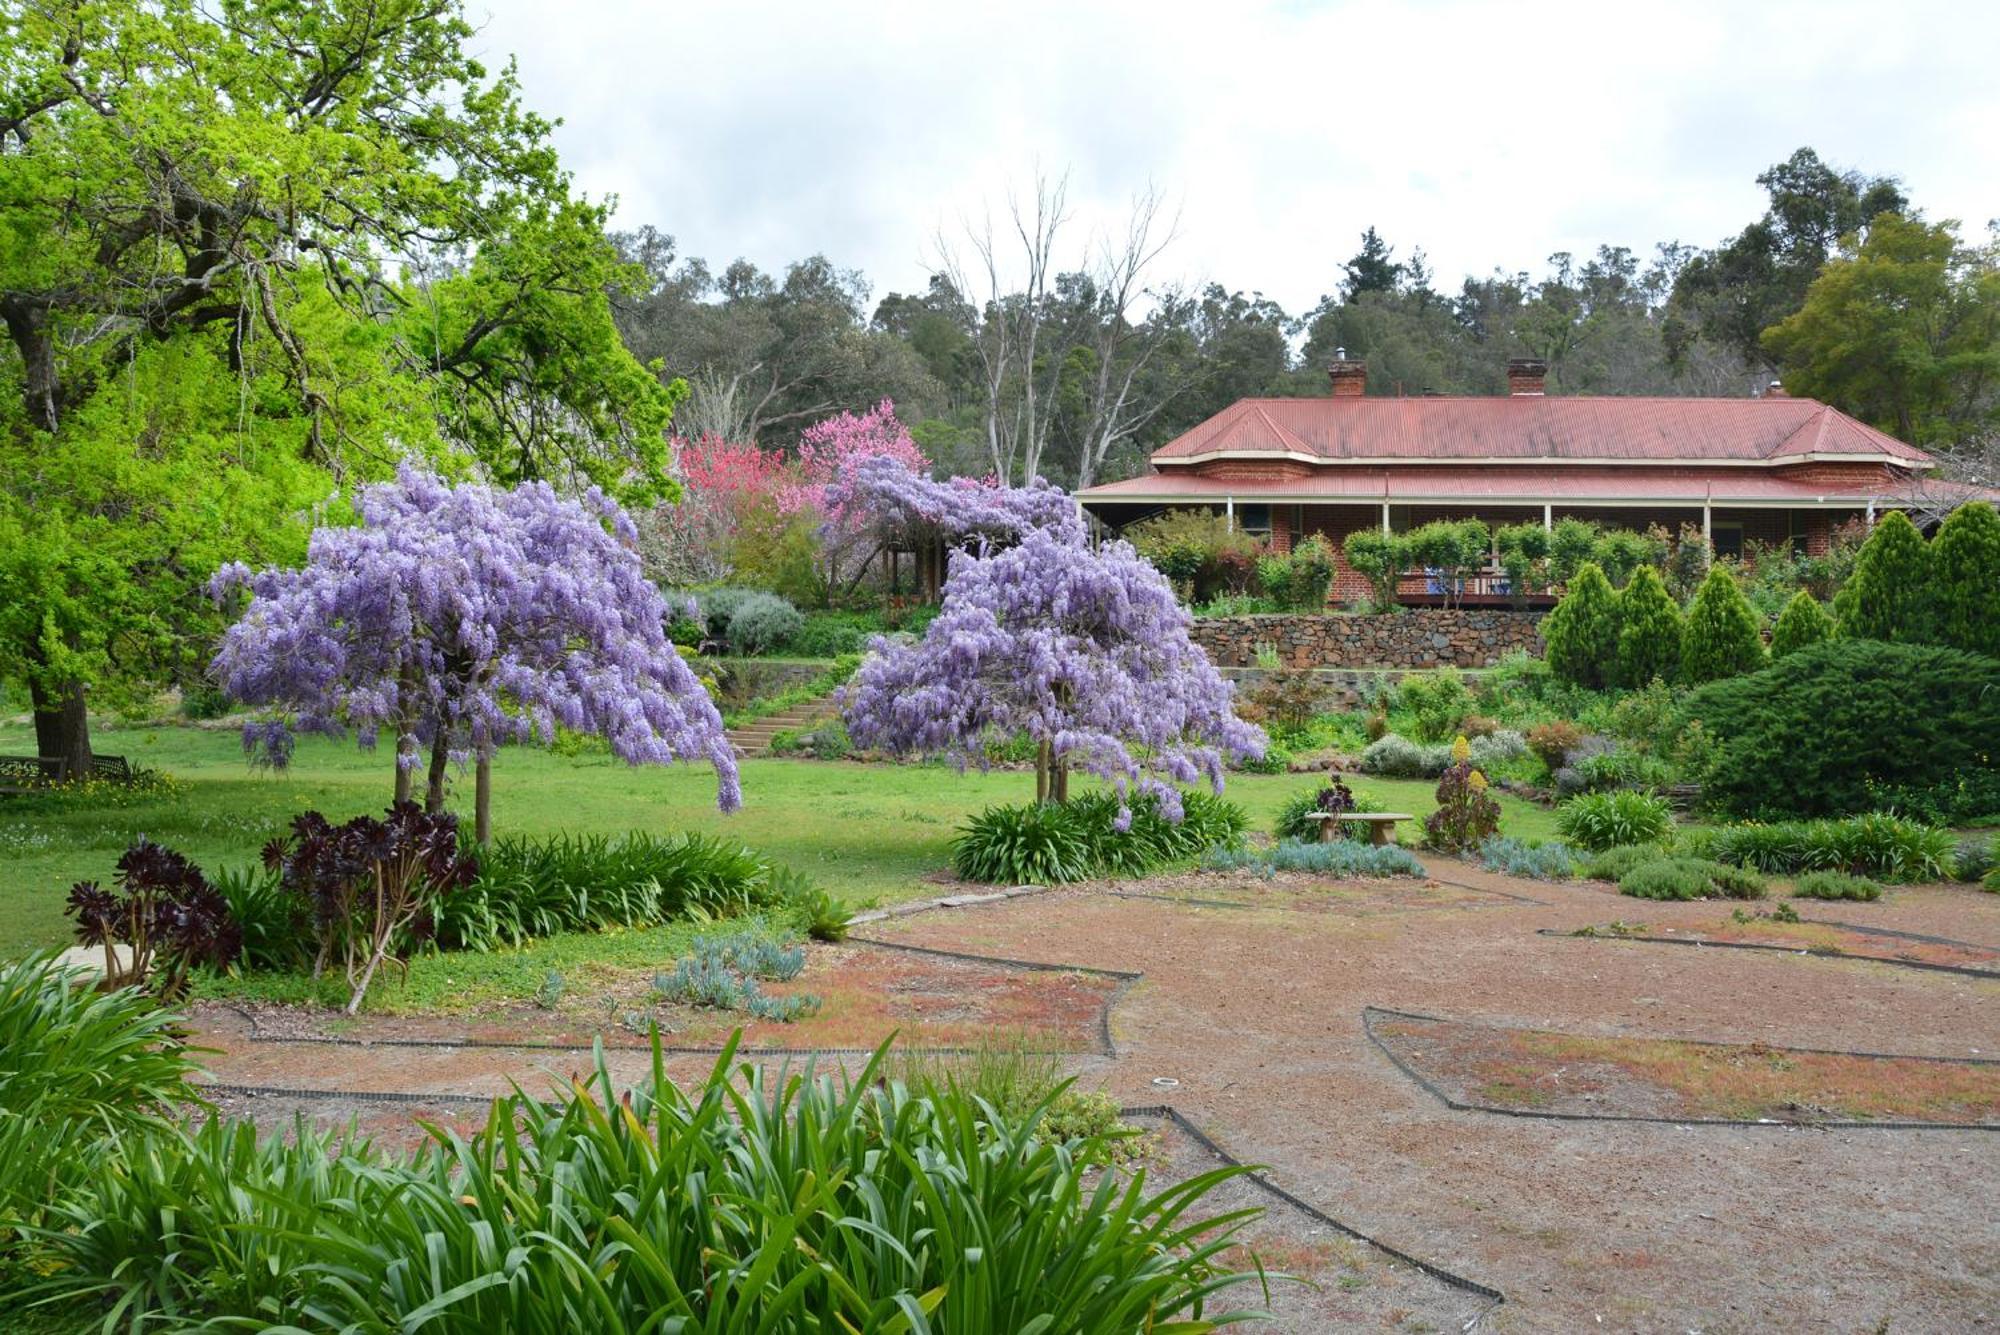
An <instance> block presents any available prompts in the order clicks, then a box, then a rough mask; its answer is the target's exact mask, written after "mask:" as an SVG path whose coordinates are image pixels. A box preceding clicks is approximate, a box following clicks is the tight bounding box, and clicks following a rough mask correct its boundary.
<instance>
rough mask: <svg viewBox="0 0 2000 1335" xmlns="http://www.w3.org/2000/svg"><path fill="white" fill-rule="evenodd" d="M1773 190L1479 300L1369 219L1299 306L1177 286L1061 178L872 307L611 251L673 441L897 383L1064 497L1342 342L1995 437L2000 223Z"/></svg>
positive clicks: (826, 271) (1311, 368)
mask: <svg viewBox="0 0 2000 1335" xmlns="http://www.w3.org/2000/svg"><path fill="white" fill-rule="evenodd" d="M1757 180H1758V183H1759V184H1760V185H1762V186H1763V187H1764V189H1765V191H1766V193H1767V196H1768V204H1767V207H1766V208H1765V211H1764V213H1763V215H1762V216H1761V217H1758V218H1755V219H1753V220H1750V221H1749V222H1748V223H1747V224H1746V225H1745V226H1744V228H1743V229H1742V230H1741V231H1740V232H1738V233H1737V234H1736V235H1734V236H1731V237H1727V238H1725V239H1723V240H1721V241H1719V242H1717V243H1716V244H1714V245H1712V246H1708V247H1705V248H1704V247H1700V246H1695V245H1689V244H1684V243H1682V242H1680V241H1668V242H1662V243H1660V244H1658V245H1656V246H1654V247H1653V249H1652V251H1651V252H1650V254H1641V253H1639V252H1636V251H1634V250H1632V249H1629V248H1627V247H1625V246H1622V245H1604V246H1600V247H1599V248H1598V250H1597V252H1596V254H1594V255H1589V256H1576V255H1571V254H1568V253H1559V254H1555V255H1552V256H1550V257H1548V259H1547V261H1546V262H1545V263H1544V265H1543V266H1542V268H1541V270H1540V272H1539V274H1538V275H1537V274H1535V273H1531V272H1530V271H1528V270H1525V269H1523V270H1519V271H1514V272H1507V271H1500V270H1496V271H1495V272H1493V273H1491V274H1489V275H1487V276H1485V277H1471V276H1468V277H1466V278H1464V279H1462V280H1461V281H1459V282H1458V283H1457V284H1456V285H1455V287H1454V286H1453V285H1451V284H1449V283H1446V282H1442V281H1440V280H1439V278H1438V276H1437V275H1436V274H1435V273H1434V272H1433V271H1432V269H1431V267H1430V266H1429V264H1428V263H1427V262H1426V260H1425V258H1424V253H1423V250H1422V249H1421V247H1420V246H1417V245H1415V244H1409V243H1406V240H1405V239H1404V238H1392V237H1384V236H1382V235H1380V234H1378V233H1377V231H1376V230H1375V229H1374V228H1372V227H1371V228H1369V229H1368V230H1367V231H1366V232H1364V233H1363V234H1362V236H1361V237H1360V238H1359V241H1358V245H1357V248H1356V250H1355V251H1354V253H1353V255H1352V257H1351V258H1349V259H1348V260H1347V261H1346V262H1345V263H1343V264H1339V265H1337V266H1334V267H1333V271H1332V272H1329V274H1328V278H1329V280H1330V281H1331V284H1332V290H1331V291H1329V292H1328V293H1327V294H1326V295H1325V296H1323V297H1321V298H1320V300H1319V302H1318V303H1317V304H1316V305H1314V306H1313V307H1312V309H1310V310H1307V311H1301V312H1291V311H1287V310H1285V309H1284V308H1283V307H1281V306H1280V305H1279V304H1278V303H1276V302H1274V301H1272V300H1270V299H1269V298H1267V297H1265V296H1263V295H1262V294H1261V293H1259V292H1255V291H1252V292H1247V293H1246V292H1243V291H1240V290H1235V289H1232V288H1230V287H1229V286H1227V285H1226V284H1224V283H1221V282H1212V283H1209V284H1208V285H1207V286H1206V287H1203V288H1202V289H1200V290H1199V291H1180V290H1173V289H1166V288H1160V287H1155V286H1153V285H1152V284H1151V283H1150V282H1149V279H1150V278H1151V277H1152V274H1153V272H1154V271H1155V270H1156V269H1163V268H1165V267H1166V266H1165V265H1164V264H1162V263H1161V262H1160V255H1161V252H1162V251H1164V250H1166V249H1167V248H1168V247H1169V246H1170V244H1171V242H1172V226H1171V222H1170V221H1169V220H1166V219H1164V218H1163V217H1162V216H1161V206H1160V202H1159V200H1158V198H1157V197H1156V196H1148V197H1146V198H1144V199H1141V200H1140V201H1138V202H1137V203H1136V204H1135V206H1134V209H1133V214H1132V218H1131V226H1130V229H1129V235H1128V236H1127V237H1126V238H1124V241H1123V244H1122V245H1121V246H1113V247H1110V248H1105V249H1104V250H1103V252H1102V253H1100V254H1095V255H1092V256H1091V257H1090V258H1089V259H1088V260H1086V259H1085V258H1084V256H1085V253H1086V248H1085V245H1084V244H1083V238H1081V237H1079V236H1072V235H1071V234H1070V231H1069V230H1068V229H1066V228H1065V227H1064V226H1063V223H1064V221H1065V210H1064V200H1063V183H1062V182H1060V181H1056V182H1051V181H1039V182H1036V183H1035V188H1034V191H1033V194H1032V197H1030V198H1027V199H1024V200H1016V201H1014V202H1013V204H1012V206H1011V210H1010V212H1009V213H1008V214H1007V216H1003V217H1002V218H1001V219H1000V220H999V225H998V226H997V227H995V228H993V229H991V230H989V231H985V232H979V233H971V232H969V233H967V234H965V235H963V236H959V237H955V238H954V237H948V236H947V237H941V238H940V248H941V250H942V251H943V253H944V254H945V256H946V261H945V262H944V263H943V264H942V265H941V266H940V270H939V272H937V273H936V274H934V275H933V277H932V278H931V281H930V285H929V287H928V289H927V290H926V291H923V292H916V293H903V292H891V293H888V294H887V295H885V296H883V297H882V298H881V299H880V300H879V301H873V304H872V305H871V304H870V303H871V299H872V294H871V290H870V287H869V284H868V282H867V279H866V278H865V277H864V275H862V274H861V273H860V272H859V271H857V270H853V269H844V268H841V267H840V266H838V265H837V264H835V263H834V262H832V261H831V260H829V259H828V258H827V257H825V256H823V255H814V256H811V257H809V258H806V259H803V260H800V261H798V262H797V263H795V264H792V265H790V266H788V267H787V268H786V270H785V271H784V272H783V273H782V274H772V273H765V272H763V271H761V270H759V269H758V268H757V267H756V266H755V265H753V264H751V263H749V262H748V261H745V260H741V259H739V260H736V261H734V262H733V263H730V264H729V265H728V266H727V267H725V268H723V269H722V270H721V271H720V272H717V271H716V270H714V269H713V268H712V267H711V266H710V265H709V264H708V263H707V262H706V261H704V260H702V259H699V258H694V257H687V256H682V255H680V254H679V253H677V251H676V248H675V244H674V240H673V238H672V237H671V236H669V235H667V234H665V233H663V232H661V231H659V230H656V229H654V228H652V227H642V228H640V229H638V230H636V231H631V232H624V233H619V234H617V235H616V236H615V238H614V239H615V241H616V243H617V245H618V247H619V249H620V251H621V252H622V253H623V254H624V256H625V257H626V258H627V259H628V260H629V261H631V262H633V264H634V265H635V266H636V268H637V271H638V272H639V273H641V274H642V275H643V279H642V281H641V283H640V285H639V288H638V290H635V291H631V292H627V293H624V294H621V296H620V297H619V298H618V300H617V301H616V303H615V315H616V319H617V321H618V324H619V328H620V330H621V331H622V333H623V335H624V337H625V339H626V342H627V344H628V345H629V346H630V348H631V349H632V351H633V352H634V353H636V354H637V355H638V356H639V357H640V358H641V359H643V360H646V361H648V362H652V361H655V360H657V362H658V363H659V365H660V367H661V372H662V374H663V375H665V376H668V377H680V378H683V379H685V380H686V381H687V383H688V385H689V387H690V393H689V395H688V397H687V398H686V400H684V401H683V402H682V404H681V406H680V408H679V410H678V412H677V414H676V417H675V429H676V433H677V434H681V435H685V436H689V437H693V436H699V435H702V434H705V433H713V434H716V435H719V436H723V437H726V438H729V439H732V440H753V439H754V440H756V441H758V442H759V443H761V444H764V445H767V446H771V445H778V446H789V445H790V444H791V443H792V442H793V441H794V440H795V439H796V437H797V434H798V432H799V431H800V430H801V429H802V428H803V427H804V426H806V425H807V424H809V423H810V422H812V421H813V420H815V419H817V418H819V417H822V416H824V415H826V414H827V413H830V412H833V411H835V410H839V409H857V408H861V407H864V406H868V405H872V404H873V403H876V402H878V401H880V400H881V399H884V398H889V399H893V400H894V401H895V402H896V405H897V408H898V411H899V413H900V414H901V415H902V416H903V417H904V419H905V420H906V421H909V422H910V423H912V425H913V427H914V430H915V433H916V435H917V438H918V440H919V441H920V442H921V443H922V444H923V446H924V447H925V449H926V450H927V451H928V452H929V454H930V455H931V457H932V458H933V459H934V460H935V461H936V463H937V464H938V465H939V467H940V468H941V469H943V470H948V471H951V472H962V473H987V472H997V473H1002V474H1006V475H1010V476H1014V477H1025V476H1027V475H1029V474H1034V473H1039V474H1042V475H1044V476H1047V477H1048V478H1050V480H1052V481H1055V482H1058V483H1061V484H1063V485H1065V486H1077V485H1087V484H1088V483H1090V482H1092V481H1097V480H1103V479H1107V478H1113V477H1121V476H1126V475H1129V474H1131V473H1135V472H1138V471H1142V470H1143V468H1144V466H1145V460H1146V457H1147V455H1148V453H1149V452H1150V451H1151V450H1153V449H1154V448H1156V447H1157V446H1158V445H1160V444H1161V443H1162V442H1164V441H1166V440H1169V439H1171V438H1172V437H1173V436H1175V435H1176V434H1178V433H1179V432H1181V431H1183V430H1185V429H1187V428H1188V427H1189V426H1191V425H1193V424H1195V423H1197V422H1199V421H1201V420H1202V419H1203V418H1205V417H1207V416H1209V415H1210V414H1212V413H1214V412H1216V411H1218V410H1220V409H1222V408H1224V407H1226V406H1228V405H1229V404H1230V403H1233V402H1234V401H1236V400H1237V399H1239V398H1242V397H1245V396H1248V395H1268V396H1309V395H1321V394H1326V393H1328V392H1329V386H1328V381H1327V377H1326V374H1325V367H1326V364H1327V363H1328V362H1329V361H1330V360H1331V359H1332V358H1333V357H1334V356H1335V350H1336V349H1341V348H1344V349H1345V350H1346V353H1347V355H1348V356H1350V357H1360V358H1365V359H1366V360H1367V362H1368V367H1369V378H1368V392H1369V393H1370V394H1410V395H1415V394H1422V393H1425V392H1436V393H1446V394H1493V393H1500V392H1502V391H1503V390H1504V387H1505V366H1506V361H1507V359H1508V358H1509V357H1515V356H1533V357H1540V358H1543V359H1545V360H1546V361H1547V362H1548V364H1549V387H1550V391H1551V392H1552V393H1562V394H1660V395H1683V394H1684V395H1724V396H1731V395H1750V394H1753V393H1756V392H1760V391H1761V390H1762V389H1763V387H1764V386H1766V385H1767V384H1768V382H1769V381H1771V380H1772V379H1774V378H1775V379H1783V380H1784V381H1785V382H1786V384H1787V386H1788V387H1789V388H1791V389H1792V390H1793V391H1794V392H1798V393H1810V394H1813V395H1814V396H1815V397H1819V398H1823V399H1826V400H1827V401H1829V402H1833V403H1835V404H1836V405H1837V406H1840V407H1842V408H1844V409H1846V410H1848V411H1851V412H1854V413H1856V414H1857V415H1859V416H1861V417H1863V418H1864V419H1866V420H1869V421H1871V422H1874V423H1875V424H1876V425H1879V426H1882V427H1883V428H1884V429H1887V430H1890V431H1894V432H1896V433H1898V434H1899V435H1902V436H1904V437H1906V438H1909V439H1913V440H1917V441H1919V442H1921V443H1928V444H1932V445H1942V446H1960V445H1963V444H1964V443H1965V442H1967V441H1968V440H1971V439H1973V438H1976V437H1980V436H1982V435H1983V433H1986V432H1988V431H1990V429H1991V426H1992V424H1993V421H1994V418H1995V408H1996V386H2000V277H1996V273H2000V266H1996V248H1995V246H1994V244H1993V242H1992V241H1991V239H1990V238H1988V239H1986V240H1984V241H1982V242H1977V243H1971V244H1969V243H1967V242H1966V241H1964V240H1962V239H1961V237H1960V235H1959V231H1958V229H1957V228H1956V226H1955V225H1953V224H1950V223H1945V222H1931V221H1928V220H1926V219H1924V217H1923V215H1922V214H1921V212H1920V210H1919V209H1917V208H1915V207H1913V203H1912V201H1911V200H1910V199H1909V198H1908V197H1907V196H1906V195H1905V193H1904V191H1903V189H1902V187H1901V186H1900V185H1899V184H1898V182H1897V181H1896V180H1895V179H1894V178H1892V177H1889V176H1874V175H1866V174H1863V173H1861V172H1857V171H1851V170H1841V169H1837V168H1835V167H1833V166H1830V165H1828V164H1827V163H1826V162H1824V161H1823V160H1822V159H1821V158H1820V157H1819V155H1818V154H1817V153H1815V152H1814V151H1813V150H1812V149H1810V148H1801V149H1800V150H1798V152H1796V153H1794V154H1793V155H1792V156H1791V157H1790V158H1788V159H1787V160H1786V161H1784V162H1782V163H1778V164H1777V165H1775V166H1773V167H1771V168H1770V169H1769V170H1768V171H1766V172H1764V173H1762V174H1760V175H1759V176H1758V177H1757ZM1069 255H1074V256H1075V257H1076V260H1077V262H1076V263H1074V264H1068V263H1066V261H1065V257H1066V256H1069ZM961 259H963V261H964V262H961ZM1009 273H1011V274H1015V275H1017V276H1018V275H1020V274H1022V273H1025V274H1026V278H1025V280H1017V281H1016V282H1015V283H1014V284H1013V285H1012V286H1011V287H1010V286H1008V285H1006V284H1004V283H1003V282H1002V281H1001V279H1000V277H999V276H1000V275H1003V274H1009ZM1836 279H1837V280H1839V281H1835V280H1836Z"/></svg>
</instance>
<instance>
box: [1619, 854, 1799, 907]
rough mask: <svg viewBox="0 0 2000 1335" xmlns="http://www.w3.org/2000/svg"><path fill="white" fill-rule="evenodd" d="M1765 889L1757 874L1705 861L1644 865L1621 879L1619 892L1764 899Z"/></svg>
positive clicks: (1670, 860)
mask: <svg viewBox="0 0 2000 1335" xmlns="http://www.w3.org/2000/svg"><path fill="white" fill-rule="evenodd" d="M1764 890H1765V886H1764V878H1763V877H1761V876H1759V875H1757V874H1756V873H1755V872H1751V871H1746V870H1745V869H1743V868H1742V867H1731V866H1728V865H1726V864H1724V863H1720V862H1708V861H1706V860H1704V859H1702V858H1659V859H1656V860H1655V861H1652V862H1642V863H1639V864H1638V865H1637V866H1634V867H1633V868H1632V869H1631V870H1630V871H1627V872H1626V873H1625V874H1624V875H1623V876H1621V877H1619V878H1618V893H1619V894H1621V895H1631V896H1633V897H1634V898H1636V899H1761V898H1763V896H1764Z"/></svg>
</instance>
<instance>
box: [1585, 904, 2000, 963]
mask: <svg viewBox="0 0 2000 1335" xmlns="http://www.w3.org/2000/svg"><path fill="white" fill-rule="evenodd" d="M1558 935H1567V936H1576V937H1588V938H1592V939H1597V940H1619V941H1642V942H1646V943H1648V944H1677V945H1720V946H1758V947H1763V948H1766V949H1770V950H1774V951H1783V952H1786V953H1795V954H1805V955H1817V956H1829V957H1836V958H1840V959H1856V960H1871V961H1874V962H1876V963H1880V964H1903V965H1914V966H1918V967H1922V968H1927V969H1949V970H1952V971H1955V972H1964V973H1976V974H1982V975H1985V976H1989V977H1994V978H2000V948H1995V947H1993V946H1983V945H1979V944H1976V943H1974V942H1971V941H1957V940H1953V939H1951V938H1949V937H1942V936H1928V935H1923V934H1920V933H1916V932H1899V931H1891V930H1889V929H1888V928H1882V927H1866V926H1862V925H1859V924H1856V923H1842V922H1829V921H1825V920H1823V919H1818V918H1806V919H1803V920H1801V921H1798V922H1786V921H1784V920H1782V919H1777V918H1773V917H1771V916H1769V915H1768V914H1755V913H1751V914H1743V915H1742V916H1740V917H1739V916H1738V915H1736V914H1729V915H1725V916H1722V917H1720V918H1718V919H1716V920H1715V921H1714V922H1704V923H1697V924H1693V925H1686V924H1683V925H1678V926H1671V927H1669V926H1659V927H1652V926H1648V925H1647V924H1645V923H1626V922H1617V923H1609V924H1606V925H1604V926H1601V927H1598V926H1592V927H1584V928H1580V929H1578V930H1576V931H1573V932H1567V933H1558Z"/></svg>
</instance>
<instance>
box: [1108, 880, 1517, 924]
mask: <svg viewBox="0 0 2000 1335" xmlns="http://www.w3.org/2000/svg"><path fill="white" fill-rule="evenodd" d="M1103 884H1106V885H1107V886H1108V887H1109V890H1108V893H1110V894H1113V895H1117V896H1120V897H1122V898H1128V899H1149V900H1160V901H1165V902H1168V903H1173V904H1180V905H1184V906H1186V907H1190V908H1228V909H1271V910H1280V911H1287V912H1301V913H1327V914H1338V915H1342V916H1347V917H1357V918H1369V917H1375V916H1378V915H1381V914H1389V913H1419V912H1423V911H1425V910H1435V909H1476V908H1495V907H1500V906H1502V905H1506V904H1510V903H1514V904H1519V903H1529V904H1532V903H1537V902H1539V901H1536V900H1531V899H1527V898H1526V897H1524V896H1520V895H1514V894H1510V893H1507V892H1504V891H1499V890H1486V889H1481V888H1479V887H1476V886H1471V885H1452V884H1447V883H1445V882H1442V881H1436V880H1421V881H1420V880H1416V879H1414V878H1409V879H1395V880H1348V879H1344V878H1343V879H1341V880H1339V881H1333V880H1329V879H1327V878H1326V877H1323V876H1317V875H1314V874H1312V873H1310V872H1274V873H1273V874H1272V875H1270V876H1269V877H1264V876H1256V875H1245V874H1243V873H1241V872H1213V871H1210V872H1187V873H1183V874H1181V875H1176V876H1152V877H1146V878H1144V879H1142V880H1133V881H1118V882H1106V883H1103Z"/></svg>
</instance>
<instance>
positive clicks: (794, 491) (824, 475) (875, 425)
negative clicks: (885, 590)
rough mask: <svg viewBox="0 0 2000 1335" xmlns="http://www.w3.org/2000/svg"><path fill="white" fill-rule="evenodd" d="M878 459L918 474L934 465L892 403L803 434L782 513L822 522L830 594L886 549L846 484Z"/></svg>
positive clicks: (824, 575) (823, 573)
mask: <svg viewBox="0 0 2000 1335" xmlns="http://www.w3.org/2000/svg"><path fill="white" fill-rule="evenodd" d="M876 460H888V461H892V462H894V463H895V464H897V465H899V466H900V467H902V468H904V469H906V470H908V471H909V472H910V473H911V474H912V475H915V476H923V475H925V474H927V473H928V472H929V471H930V466H931V465H930V460H929V459H927V458H925V457H924V452H923V450H922V449H920V448H918V446H917V442H916V441H915V440H913V439H912V438H911V436H910V429H909V428H908V427H906V426H904V425H903V423H902V421H901V420H900V419H899V418H897V416H896V405H895V404H894V403H892V402H890V401H889V400H888V399H884V400H882V402H880V403H878V404H876V405H875V406H874V407H873V408H871V409H869V410H868V411H867V412H865V413H861V414H858V415H857V414H855V413H840V414H837V415H836V416H833V417H829V418H827V419H825V420H824V421H820V422H815V423H813V425H811V426H809V427H807V428H806V429H805V430H804V431H803V432H801V433H800V434H799V456H798V466H797V473H796V476H795V477H794V479H793V481H792V482H791V483H790V484H789V485H788V486H785V487H783V488H781V489H780V490H779V492H778V508H779V510H780V511H782V512H783V513H786V514H801V513H804V514H812V515H815V516H817V517H818V519H819V562H818V564H819V568H820V582H821V583H822V584H823V585H824V587H825V588H826V590H827V592H828V594H829V595H831V594H832V593H834V592H835V591H838V590H841V589H842V588H852V587H853V586H854V585H855V584H856V583H858V582H859V581H860V579H861V576H862V575H863V574H864V573H865V572H866V570H867V568H868V563H869V562H870V561H872V560H873V559H874V558H875V556H876V555H877V554H878V553H880V551H881V550H882V546H881V543H880V541H879V539H878V537H877V535H876V532H875V530H874V526H873V524H872V523H871V519H872V516H871V514H870V512H869V511H868V510H867V509H866V508H865V507H864V506H859V505H856V504H855V503H854V500H853V497H852V496H851V494H850V493H849V491H848V489H847V488H846V487H844V486H843V485H842V480H843V479H844V478H846V477H848V476H849V475H851V474H853V473H854V472H855V471H856V470H857V469H859V468H862V467H863V466H865V465H867V464H870V463H872V462H874V461H876Z"/></svg>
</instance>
